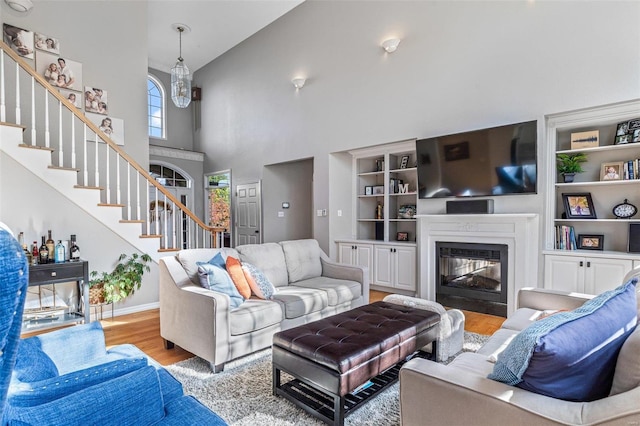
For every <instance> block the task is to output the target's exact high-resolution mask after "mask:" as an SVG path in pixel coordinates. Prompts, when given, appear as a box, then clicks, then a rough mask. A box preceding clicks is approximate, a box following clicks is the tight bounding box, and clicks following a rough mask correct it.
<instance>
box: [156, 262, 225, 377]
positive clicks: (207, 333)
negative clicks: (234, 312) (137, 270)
mask: <svg viewBox="0 0 640 426" xmlns="http://www.w3.org/2000/svg"><path fill="white" fill-rule="evenodd" d="M159 282H160V284H159V287H160V288H159V294H160V335H161V336H162V338H164V339H166V340H168V341H170V342H172V343H175V344H177V345H178V346H180V347H181V348H183V349H185V350H187V351H189V352H191V353H193V354H195V355H197V356H199V357H200V358H203V359H205V360H207V361H209V362H210V363H212V364H213V365H218V364H220V363H224V362H225V361H226V360H227V358H228V351H229V339H230V336H231V332H230V328H229V327H230V324H229V309H230V306H229V304H230V299H229V296H228V295H226V294H222V293H218V292H215V291H212V290H209V289H205V288H202V287H197V286H195V285H193V283H191V280H190V279H189V277H188V275H187V273H186V272H185V270H184V268H183V267H182V265H180V263H179V262H178V261H177V260H176V259H175V257H164V258H162V259H160V262H159Z"/></svg>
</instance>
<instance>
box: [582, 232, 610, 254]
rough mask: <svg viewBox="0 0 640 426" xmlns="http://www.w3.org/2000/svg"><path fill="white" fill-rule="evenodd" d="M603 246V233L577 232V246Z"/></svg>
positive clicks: (601, 248)
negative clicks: (588, 233)
mask: <svg viewBox="0 0 640 426" xmlns="http://www.w3.org/2000/svg"><path fill="white" fill-rule="evenodd" d="M603 247H604V235H600V234H595V235H587V234H579V235H578V248H579V249H583V250H603Z"/></svg>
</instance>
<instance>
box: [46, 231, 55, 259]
mask: <svg viewBox="0 0 640 426" xmlns="http://www.w3.org/2000/svg"><path fill="white" fill-rule="evenodd" d="M46 245H47V250H49V262H53V259H54V258H55V253H54V251H55V249H56V242H55V241H53V238H51V229H49V238H48V239H47V242H46Z"/></svg>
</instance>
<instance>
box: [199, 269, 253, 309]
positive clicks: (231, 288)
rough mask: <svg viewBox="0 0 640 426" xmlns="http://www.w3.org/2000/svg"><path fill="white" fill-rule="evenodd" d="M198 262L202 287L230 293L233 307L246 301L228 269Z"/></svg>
mask: <svg viewBox="0 0 640 426" xmlns="http://www.w3.org/2000/svg"><path fill="white" fill-rule="evenodd" d="M196 264H197V265H198V276H199V277H200V285H201V286H202V287H204V288H208V289H210V290H213V291H217V292H220V293H224V294H226V295H228V296H229V298H230V299H231V301H230V306H231V308H232V309H233V308H237V307H238V306H240V305H241V304H242V302H244V299H243V298H242V296H240V293H238V290H237V289H236V286H235V285H234V284H233V281H232V280H231V277H230V276H229V274H228V273H227V271H225V270H224V269H222V268H219V267H217V266H214V265H212V264H210V263H207V262H196Z"/></svg>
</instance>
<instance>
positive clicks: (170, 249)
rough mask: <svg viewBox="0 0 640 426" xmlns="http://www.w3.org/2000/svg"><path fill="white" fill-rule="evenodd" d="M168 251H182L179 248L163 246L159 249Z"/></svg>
mask: <svg viewBox="0 0 640 426" xmlns="http://www.w3.org/2000/svg"><path fill="white" fill-rule="evenodd" d="M168 251H180V249H179V248H161V249H158V253H166V252H168Z"/></svg>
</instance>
